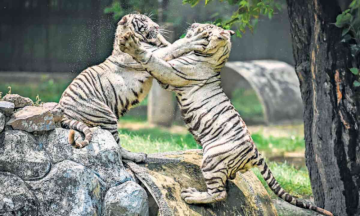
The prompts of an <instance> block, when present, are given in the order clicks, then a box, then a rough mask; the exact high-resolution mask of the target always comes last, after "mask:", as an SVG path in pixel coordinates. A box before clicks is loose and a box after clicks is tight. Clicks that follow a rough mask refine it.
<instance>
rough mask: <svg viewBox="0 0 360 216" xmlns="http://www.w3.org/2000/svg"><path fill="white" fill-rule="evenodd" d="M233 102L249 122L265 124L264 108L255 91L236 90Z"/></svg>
mask: <svg viewBox="0 0 360 216" xmlns="http://www.w3.org/2000/svg"><path fill="white" fill-rule="evenodd" d="M231 102H232V104H233V105H234V107H235V109H236V110H237V111H238V112H239V113H240V115H241V116H243V117H244V119H245V121H247V122H254V123H255V122H263V121H264V111H263V107H262V105H261V103H260V101H259V99H258V97H257V95H256V92H255V91H254V90H253V89H235V90H234V91H233V94H232V98H231Z"/></svg>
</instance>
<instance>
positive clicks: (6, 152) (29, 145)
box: [0, 130, 51, 180]
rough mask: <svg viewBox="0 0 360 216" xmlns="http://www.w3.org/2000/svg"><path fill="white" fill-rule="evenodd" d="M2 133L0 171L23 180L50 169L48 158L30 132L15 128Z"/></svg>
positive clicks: (40, 176)
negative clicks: (3, 135)
mask: <svg viewBox="0 0 360 216" xmlns="http://www.w3.org/2000/svg"><path fill="white" fill-rule="evenodd" d="M4 134H5V139H4V140H3V142H2V143H0V171H3V172H10V173H13V174H15V175H17V176H19V177H21V178H22V179H24V180H34V179H38V178H42V177H44V176H45V175H46V174H47V173H48V172H49V171H50V169H51V164H50V159H49V158H48V157H47V156H46V153H45V151H44V149H42V148H41V145H38V144H37V143H36V140H35V138H34V137H33V136H32V135H31V134H29V133H27V132H25V131H17V130H9V131H5V132H4Z"/></svg>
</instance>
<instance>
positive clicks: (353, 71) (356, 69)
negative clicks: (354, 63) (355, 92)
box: [350, 68, 359, 75]
mask: <svg viewBox="0 0 360 216" xmlns="http://www.w3.org/2000/svg"><path fill="white" fill-rule="evenodd" d="M350 71H351V73H353V74H355V75H358V74H359V69H358V68H350Z"/></svg>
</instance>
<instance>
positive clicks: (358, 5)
mask: <svg viewBox="0 0 360 216" xmlns="http://www.w3.org/2000/svg"><path fill="white" fill-rule="evenodd" d="M335 26H336V27H338V28H342V29H343V31H342V36H343V39H342V40H341V42H342V43H345V44H347V45H349V47H350V51H351V56H352V58H353V66H354V67H353V68H350V69H349V70H350V72H351V73H353V74H354V75H355V76H357V80H355V81H354V83H353V85H354V87H359V86H360V74H359V69H358V68H359V65H357V62H358V61H357V59H358V58H359V53H360V0H353V1H352V2H351V4H350V6H349V9H347V10H345V11H344V12H342V13H341V14H339V15H338V16H337V17H336V23H335Z"/></svg>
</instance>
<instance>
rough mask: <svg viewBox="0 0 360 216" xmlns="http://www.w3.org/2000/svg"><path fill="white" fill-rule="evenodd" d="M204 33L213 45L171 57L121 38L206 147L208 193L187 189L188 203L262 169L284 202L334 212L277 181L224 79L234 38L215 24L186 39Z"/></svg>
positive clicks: (218, 194)
mask: <svg viewBox="0 0 360 216" xmlns="http://www.w3.org/2000/svg"><path fill="white" fill-rule="evenodd" d="M199 32H206V33H207V34H208V40H209V44H208V46H207V47H206V49H205V50H203V51H194V52H191V53H189V54H186V55H184V56H181V57H178V58H175V59H173V60H171V61H168V62H166V61H163V60H161V59H159V58H157V57H156V56H155V55H153V54H152V53H151V52H148V51H147V50H146V49H144V47H143V46H141V44H140V43H139V42H138V40H137V39H136V38H135V37H132V36H131V34H130V35H129V34H127V35H124V36H122V38H121V39H120V48H121V50H122V51H123V52H126V53H128V54H130V55H131V56H133V57H134V58H135V60H137V61H138V62H139V63H141V64H142V65H143V67H144V68H145V69H146V70H147V71H148V72H149V74H151V75H152V76H154V77H155V78H156V79H157V80H158V81H159V82H161V83H163V87H164V88H165V89H168V90H170V91H174V92H175V93H176V98H177V101H178V104H179V106H180V109H181V114H182V116H183V118H184V121H185V124H186V126H187V127H188V129H189V131H190V132H191V133H192V134H193V136H194V138H195V140H196V141H197V142H198V143H199V144H200V145H201V146H202V147H203V160H202V166H201V170H202V174H203V176H204V179H205V183H206V185H207V191H206V192H199V191H198V190H196V189H195V188H188V189H185V190H183V191H182V194H181V196H182V198H183V199H184V200H185V202H187V203H189V204H204V203H212V202H216V201H221V200H224V199H225V198H226V195H227V193H226V182H227V180H228V179H234V178H235V177H236V173H237V172H238V171H240V172H242V173H244V172H246V171H248V170H249V169H250V168H252V167H258V168H259V169H260V171H261V174H262V176H263V177H264V179H265V180H266V182H267V184H268V185H269V187H270V188H271V189H272V191H273V192H274V193H275V194H276V195H277V196H279V197H280V198H282V199H284V200H285V201H287V202H289V203H291V204H293V205H296V206H298V207H301V208H306V209H311V210H313V211H316V212H319V213H322V214H324V215H329V216H330V215H332V214H331V213H330V212H329V211H326V210H324V209H321V208H319V207H316V206H313V205H311V204H308V203H304V202H302V201H300V200H298V199H296V198H294V197H292V196H291V195H290V194H288V193H287V192H285V191H284V190H283V189H282V188H281V186H280V185H279V184H278V182H277V181H276V180H275V178H274V176H273V175H272V173H271V171H270V169H269V168H268V166H267V164H266V162H265V160H264V158H263V157H262V156H261V155H260V154H259V153H258V150H257V148H256V146H255V144H254V142H253V140H252V138H251V135H250V132H249V131H248V129H247V127H246V125H245V122H244V121H243V120H242V118H241V117H240V115H239V113H238V112H237V111H236V110H235V109H234V106H233V105H232V104H231V102H230V100H229V98H228V97H227V96H226V95H225V93H224V91H223V89H222V87H221V80H220V71H221V68H222V67H223V66H224V65H225V62H226V61H227V59H228V57H229V54H230V50H231V42H230V36H231V35H232V34H233V32H232V31H230V30H224V29H222V28H220V27H217V26H215V25H211V24H197V23H195V24H193V25H192V26H191V28H190V29H189V30H188V32H187V35H186V37H187V38H192V37H194V35H196V34H198V33H199Z"/></svg>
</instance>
